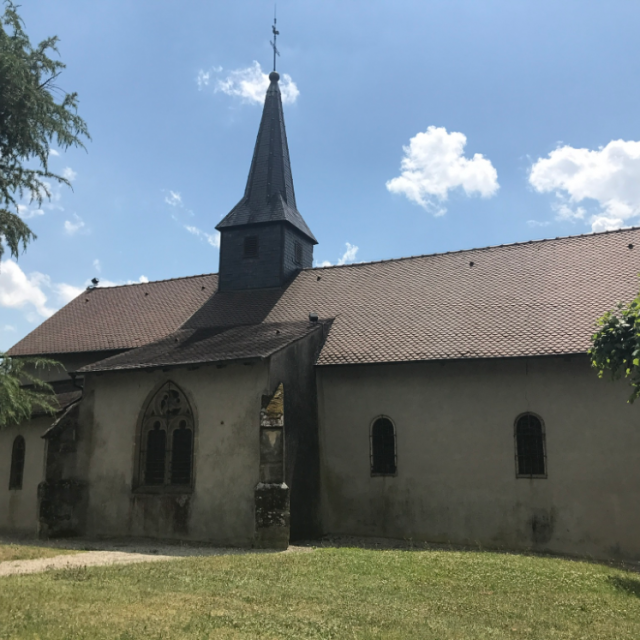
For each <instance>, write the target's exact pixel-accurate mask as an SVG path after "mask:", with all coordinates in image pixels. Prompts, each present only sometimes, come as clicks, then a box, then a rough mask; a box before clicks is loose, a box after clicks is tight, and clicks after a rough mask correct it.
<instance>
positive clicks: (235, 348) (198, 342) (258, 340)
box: [80, 320, 323, 373]
mask: <svg viewBox="0 0 640 640" xmlns="http://www.w3.org/2000/svg"><path fill="white" fill-rule="evenodd" d="M322 328H323V327H322V324H321V323H318V322H310V321H309V320H307V321H305V322H276V323H263V324H258V325H245V326H239V327H213V328H206V329H180V330H179V331H176V332H175V333H172V334H171V335H170V336H167V337H166V338H164V339H163V340H159V341H157V342H154V343H153V344H150V345H147V346H145V347H140V348H138V349H132V350H131V351H127V352H126V353H121V354H118V355H115V356H112V357H110V358H107V359H106V360H102V361H100V362H97V363H95V364H91V365H88V366H86V367H84V368H82V369H80V372H81V373H86V372H89V371H114V370H125V369H145V368H151V367H171V366H186V365H196V364H204V363H210V362H228V361H237V360H241V361H249V360H255V359H264V358H268V357H269V356H271V355H273V354H274V353H276V352H277V351H280V349H282V348H283V347H285V346H287V345H289V344H291V343H292V342H295V341H297V340H300V339H301V338H304V337H305V336H307V335H308V334H309V333H312V332H314V331H322Z"/></svg>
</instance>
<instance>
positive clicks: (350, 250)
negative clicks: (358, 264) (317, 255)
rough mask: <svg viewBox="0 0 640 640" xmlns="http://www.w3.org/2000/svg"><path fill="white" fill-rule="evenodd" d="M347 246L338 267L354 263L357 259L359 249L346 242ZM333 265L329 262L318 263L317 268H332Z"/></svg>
mask: <svg viewBox="0 0 640 640" xmlns="http://www.w3.org/2000/svg"><path fill="white" fill-rule="evenodd" d="M345 246H346V247H347V249H346V251H345V252H344V253H343V254H342V257H341V258H338V262H337V264H338V265H343V264H348V263H349V262H353V261H354V260H355V259H356V254H357V253H358V247H356V246H355V245H353V244H351V243H350V242H345ZM331 266H333V263H331V262H329V260H323V261H322V262H316V267H331Z"/></svg>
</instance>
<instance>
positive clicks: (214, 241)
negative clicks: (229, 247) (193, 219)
mask: <svg viewBox="0 0 640 640" xmlns="http://www.w3.org/2000/svg"><path fill="white" fill-rule="evenodd" d="M184 228H185V229H186V230H187V231H188V232H189V233H192V234H193V235H194V236H198V237H199V238H201V239H203V240H206V241H207V242H208V243H209V244H210V245H211V246H212V247H215V248H216V249H218V248H219V247H220V233H219V232H218V231H216V232H215V233H207V232H206V231H202V229H198V227H193V226H190V225H188V224H185V225H184Z"/></svg>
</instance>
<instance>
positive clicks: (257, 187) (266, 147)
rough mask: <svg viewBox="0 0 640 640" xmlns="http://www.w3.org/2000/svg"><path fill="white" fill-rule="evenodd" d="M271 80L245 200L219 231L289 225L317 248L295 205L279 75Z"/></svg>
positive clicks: (273, 76) (225, 220) (239, 203)
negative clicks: (258, 225) (281, 224)
mask: <svg viewBox="0 0 640 640" xmlns="http://www.w3.org/2000/svg"><path fill="white" fill-rule="evenodd" d="M269 80H270V84H269V88H268V89H267V95H266V98H265V101H264V109H263V111H262V120H261V121H260V129H259V130H258V138H257V140H256V146H255V149H254V151H253V159H252V161H251V169H250V170H249V178H248V179H247V186H246V188H245V192H244V196H243V197H242V199H241V200H240V202H238V204H237V205H236V206H235V207H234V208H233V209H232V210H231V211H230V212H229V213H228V214H227V215H226V216H225V217H224V218H223V219H222V221H221V222H220V223H219V224H218V225H217V227H216V229H218V230H219V231H223V230H225V229H230V228H232V227H241V226H245V225H254V224H261V223H269V222H288V223H290V224H291V225H293V227H295V228H296V229H297V230H298V231H299V232H301V233H302V234H303V235H304V236H305V237H306V238H308V240H310V241H311V242H312V243H313V244H317V243H318V242H317V240H316V239H315V237H314V235H313V233H311V230H310V229H309V227H308V226H307V223H306V222H305V221H304V219H303V218H302V216H301V215H300V212H299V211H298V208H297V205H296V195H295V191H294V188H293V177H292V175H291V162H290V160H289V147H288V145H287V133H286V131H285V126H284V113H283V111H282V96H281V94H280V86H279V84H278V81H279V80H280V75H279V74H278V73H277V72H276V71H272V72H271V73H270V74H269Z"/></svg>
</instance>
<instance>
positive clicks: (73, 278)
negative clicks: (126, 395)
mask: <svg viewBox="0 0 640 640" xmlns="http://www.w3.org/2000/svg"><path fill="white" fill-rule="evenodd" d="M20 13H21V15H22V16H23V18H24V20H25V22H26V30H27V32H28V33H29V35H30V37H31V39H32V42H35V41H39V40H41V39H42V38H44V37H46V36H49V35H54V34H55V35H58V36H59V37H60V45H59V48H60V56H61V59H62V60H63V61H64V62H65V63H66V64H67V69H66V70H65V72H64V73H63V74H62V76H61V77H60V79H59V85H60V86H61V87H62V88H63V89H65V90H66V91H77V92H78V94H79V98H80V114H81V115H82V116H83V117H84V119H85V120H86V121H87V123H88V126H89V129H90V132H91V135H92V138H93V140H92V141H91V142H89V143H88V145H87V152H85V151H82V150H70V151H68V152H66V153H63V152H61V151H60V152H59V155H55V153H56V152H58V150H56V149H55V145H54V148H53V154H54V155H52V156H51V166H52V168H54V169H57V170H59V171H60V172H62V171H67V175H69V176H70V177H73V191H71V190H70V189H67V188H64V189H59V190H55V191H54V196H55V197H54V200H53V202H51V203H50V204H49V205H48V206H45V207H43V208H42V211H41V212H40V211H37V210H36V209H37V208H35V207H33V206H31V207H30V206H28V203H26V202H25V203H24V207H23V209H22V213H23V215H24V216H25V217H28V221H29V224H30V225H31V226H32V228H33V230H34V231H35V232H36V233H37V234H38V239H37V241H35V242H34V243H32V244H31V245H30V246H29V248H28V250H27V252H26V253H24V254H23V255H22V256H21V257H20V259H19V260H18V262H17V263H16V262H15V261H13V260H9V259H8V256H5V260H4V262H3V265H2V269H1V270H0V349H6V348H8V347H9V346H11V344H13V343H14V342H16V341H17V340H18V339H19V338H21V337H22V336H24V335H26V334H27V333H28V332H29V331H30V330H31V329H33V328H34V327H35V326H36V325H37V324H38V323H39V322H42V321H43V320H44V319H45V318H46V317H47V316H48V315H50V314H51V313H52V312H53V311H54V310H55V309H57V308H59V307H60V306H61V305H62V304H64V302H65V301H67V300H68V299H69V298H70V297H72V296H73V295H74V294H75V293H77V291H78V289H79V288H83V287H85V286H86V284H87V282H88V281H89V280H90V279H91V278H92V277H94V276H96V277H98V278H100V279H101V281H102V284H104V285H108V284H109V283H125V282H130V281H131V282H136V281H139V280H140V279H141V278H143V279H144V278H148V279H150V280H154V279H163V278H172V277H178V276H186V275H193V274H198V273H211V272H215V271H217V268H218V249H217V247H216V246H215V245H216V240H217V236H216V233H215V225H216V224H217V223H218V221H219V220H220V219H221V217H223V216H224V215H225V214H226V213H228V211H229V210H230V209H231V208H232V207H233V205H234V204H235V203H236V202H237V201H238V200H239V199H240V197H241V195H242V193H243V189H244V183H245V180H246V176H247V173H248V170H249V163H250V159H251V153H252V150H253V144H254V141H255V136H256V133H257V128H258V123H259V119H260V113H261V105H260V102H259V99H258V100H256V99H255V96H256V95H257V96H260V95H261V92H262V90H263V89H262V85H261V82H264V77H263V76H262V72H264V73H268V72H269V71H270V65H271V49H270V46H269V39H270V36H271V34H270V28H271V22H272V18H273V3H272V2H266V1H264V0H237V1H236V2H224V3H223V2H212V3H205V2H197V3H196V2H192V3H184V2H177V1H173V0H170V1H168V0H154V1H152V0H136V2H131V0H127V1H124V0H108V1H105V0H94V1H92V2H87V1H86V0H56V2H51V0H23V6H22V8H21V9H20ZM639 19H640V3H638V2H633V1H631V0H628V1H627V0H625V1H622V0H610V1H609V2H607V3H604V2H595V1H592V0H580V1H572V0H563V2H557V1H550V0H537V1H536V2H533V1H528V0H523V1H518V2H514V1H513V0H484V1H483V2H478V1H477V0H473V1H472V0H468V1H456V0H446V1H437V0H434V1H432V2H417V1H408V0H395V1H394V2H388V1H385V2H383V1H376V0H366V1H364V0H362V1H361V0H342V1H341V2H338V1H335V0H322V1H320V0H296V1H295V2H293V1H290V0H285V1H282V0H281V1H280V2H278V27H279V29H280V32H281V35H280V39H279V42H278V44H279V48H280V51H281V57H280V58H279V60H278V70H279V71H280V72H281V73H282V74H287V75H288V76H290V82H289V83H288V89H289V93H288V94H287V95H288V96H289V99H288V103H287V104H285V119H286V124H287V134H288V138H289V147H290V152H291V159H292V166H293V176H294V181H295V186H296V196H297V200H298V207H299V209H300V211H301V213H302V214H303V216H304V217H305V219H306V221H307V223H308V224H309V226H310V228H311V229H312V231H313V232H314V234H315V235H316V237H317V238H318V240H319V243H320V244H319V245H318V246H317V247H316V249H315V258H316V261H317V263H323V262H331V263H333V264H335V263H337V262H339V261H342V262H349V261H368V260H379V259H385V258H394V257H400V256H406V255H416V254H424V253H432V252H440V251H451V250H458V249H465V248H472V247H481V246H486V245H494V244H502V243H510V242H518V241H524V240H528V239H536V238H545V237H556V236H562V235H572V234H578V233H589V232H591V231H592V230H595V231H598V230H604V229H612V228H617V227H621V226H629V225H634V224H638V221H639V220H640V217H639V216H640V142H638V141H639V140H640V131H639V130H638V122H639V120H638V110H639V109H638V108H639V105H640V83H638V82H637V80H636V79H637V78H638V76H639V75H640V74H639V72H640V69H639V67H640V56H638V54H637V25H638V24H639V23H640V20H639ZM256 64H259V65H261V68H260V70H258V69H257V67H256ZM281 84H282V85H283V88H284V85H285V84H287V83H285V82H284V81H283V82H282V83H281ZM294 87H295V88H294ZM294 98H295V99H294ZM356 247H357V249H356Z"/></svg>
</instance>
